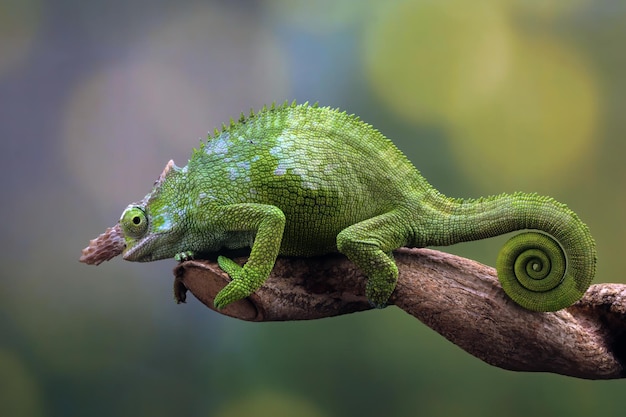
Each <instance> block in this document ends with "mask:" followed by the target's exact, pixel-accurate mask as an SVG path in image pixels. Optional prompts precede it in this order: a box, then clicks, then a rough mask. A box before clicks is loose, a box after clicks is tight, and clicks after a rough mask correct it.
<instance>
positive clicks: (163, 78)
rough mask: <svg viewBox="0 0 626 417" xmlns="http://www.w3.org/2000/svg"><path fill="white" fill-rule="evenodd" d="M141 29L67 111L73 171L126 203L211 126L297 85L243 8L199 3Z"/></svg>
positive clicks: (97, 193)
mask: <svg viewBox="0 0 626 417" xmlns="http://www.w3.org/2000/svg"><path fill="white" fill-rule="evenodd" d="M138 32H139V35H138V37H137V39H136V40H135V41H134V42H131V43H130V45H129V50H130V51H132V53H131V54H130V56H129V57H127V59H126V60H121V61H116V62H113V63H111V64H109V65H105V66H103V67H101V68H98V70H96V71H94V72H93V73H92V74H90V75H89V76H87V77H86V78H85V79H84V80H83V81H82V82H81V83H79V84H78V85H77V86H76V88H75V90H74V92H73V94H72V96H71V98H70V100H69V103H68V106H67V113H66V114H67V116H66V120H65V134H64V138H65V145H66V146H65V150H66V155H67V162H68V164H67V166H68V168H69V169H70V171H71V173H72V175H73V176H74V177H75V178H76V179H77V180H78V182H79V184H80V185H81V186H82V187H83V189H84V190H85V192H87V193H89V194H91V195H92V196H93V197H94V198H95V199H97V200H98V201H100V202H101V204H99V205H100V206H105V207H106V206H109V208H111V207H110V205H112V204H115V207H116V208H117V209H120V210H121V209H122V208H123V207H119V205H120V196H125V195H126V194H125V193H124V191H125V190H126V191H128V190H135V193H136V190H143V191H142V193H141V194H139V195H137V194H132V195H135V197H133V198H134V199H141V198H142V197H143V195H145V194H146V193H148V192H149V191H150V186H151V181H152V180H154V179H156V178H157V176H158V175H159V173H160V172H161V171H160V170H161V169H162V168H163V167H164V166H165V164H166V163H167V161H168V160H169V159H171V158H173V159H175V161H176V162H177V164H178V165H180V166H182V165H185V164H186V160H185V159H182V158H187V157H188V156H189V155H190V154H191V150H192V148H193V147H197V146H198V145H199V143H200V139H205V138H206V134H207V132H209V131H210V132H213V129H214V128H215V127H218V126H221V123H223V122H228V120H229V119H230V117H233V118H237V117H238V116H239V112H240V111H245V112H247V111H248V110H249V109H250V107H251V106H257V107H256V108H259V107H261V105H263V104H266V103H268V102H270V103H271V101H273V100H276V101H282V100H284V99H285V96H286V95H287V91H288V87H287V86H288V77H287V76H286V74H287V70H286V67H287V66H286V65H285V64H284V62H285V61H284V59H283V58H282V55H281V50H280V49H279V48H278V46H277V44H276V42H275V39H274V38H273V37H272V36H270V35H269V34H268V33H267V32H266V31H265V30H264V29H263V28H262V27H261V26H260V24H259V23H258V22H256V23H255V21H253V20H252V19H251V18H250V16H249V15H246V14H242V13H241V12H238V11H237V10H236V9H230V8H224V7H218V6H216V5H210V6H209V5H207V6H194V7H192V8H189V9H185V10H180V11H179V12H178V13H177V14H175V15H173V16H172V18H171V19H169V20H168V23H167V24H165V25H162V26H159V27H148V28H146V29H145V30H144V31H140V30H138ZM241 102H245V103H246V107H245V108H242V107H241V104H240V103H241ZM233 109H236V110H233ZM148 172H149V173H152V174H151V175H148V174H147V173H148ZM127 203H130V201H125V202H124V205H125V204H127Z"/></svg>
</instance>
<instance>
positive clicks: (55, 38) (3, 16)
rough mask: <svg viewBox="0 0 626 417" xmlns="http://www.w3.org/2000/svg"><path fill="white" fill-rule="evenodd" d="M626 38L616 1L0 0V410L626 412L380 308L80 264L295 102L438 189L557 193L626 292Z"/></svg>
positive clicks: (599, 395)
mask: <svg viewBox="0 0 626 417" xmlns="http://www.w3.org/2000/svg"><path fill="white" fill-rule="evenodd" d="M625 40H626V3H625V2H624V1H622V0H593V1H592V0H562V1H550V0H545V1H543V0H502V1H497V0H475V1H471V2H470V1H464V0H438V1H435V0H430V1H429V0H415V1H408V0H391V1H386V2H376V1H373V0H360V1H356V0H354V1H330V0H325V1H287V0H273V1H271V0H267V1H203V2H201V1H177V2H171V1H165V0H160V1H147V0H133V1H121V0H109V1H89V2H79V1H71V0H47V1H44V0H0V137H1V147H0V152H1V156H2V162H3V172H4V174H3V180H2V181H1V183H0V184H1V185H0V187H2V196H3V198H2V204H0V216H1V218H2V223H1V224H2V226H1V231H2V232H1V235H0V236H1V238H2V243H3V250H2V252H1V254H0V257H1V259H2V265H3V272H2V279H1V280H0V404H1V406H0V409H1V411H0V412H1V413H2V415H3V416H79V415H80V416H82V415H89V416H112V415H116V416H130V415H150V416H170V415H181V416H182V415H190V416H192V415H193V416H218V417H231V416H244V415H254V416H260V417H264V416H272V417H275V416H288V415H289V416H293V415H298V416H303V417H308V416H315V417H329V416H347V415H359V416H375V415H389V416H403V415H404V416H409V415H430V416H450V415H463V416H488V415H494V416H495V415H497V416H501V415H507V416H526V415H531V414H534V415H547V414H548V413H554V414H558V415H566V414H567V415H569V416H572V417H573V416H589V415H603V416H605V417H606V416H617V415H623V413H624V411H623V410H624V406H623V393H624V389H625V388H626V382H622V381H600V382H597V381H596V382H593V381H583V380H576V379H573V378H567V377H562V376H557V375H548V374H524V373H515V372H508V371H503V370H500V369H497V368H493V367H491V366H489V365H486V364H484V363H483V362H481V361H479V360H478V359H476V358H474V357H472V356H470V355H469V354H467V353H465V352H463V351H462V350H460V349H459V348H457V347H456V346H454V345H452V344H451V343H450V342H448V341H446V340H445V339H443V338H442V337H441V336H439V335H438V334H436V333H435V332H433V331H431V330H430V329H428V328H427V327H425V326H424V325H423V324H421V323H419V322H418V321H416V320H415V319H413V318H412V317H410V316H408V315H407V314H405V313H403V312H402V311H400V310H398V309H397V308H395V307H390V308H388V309H386V310H383V311H371V312H366V313H361V314H354V315H351V316H345V317H339V318H334V319H326V320H320V321H313V322H300V323H261V324H251V323H245V322H241V321H237V320H234V319H230V318H226V317H223V316H221V315H219V314H217V313H214V312H211V311H210V310H208V309H206V308H204V307H203V306H202V305H201V304H200V303H199V302H197V301H196V300H195V299H192V300H191V301H190V302H189V303H188V304H186V305H175V304H174V302H173V298H172V294H171V285H172V274H171V269H172V268H173V266H174V264H175V263H174V261H173V260H171V261H169V260H167V261H159V262H155V263H151V264H134V263H130V262H123V261H121V260H113V261H111V262H108V263H106V264H104V265H101V266H100V267H98V268H94V267H88V266H85V265H82V264H79V263H78V257H79V255H80V250H81V249H82V248H83V247H84V246H86V245H87V243H88V240H89V239H91V238H93V237H95V236H97V235H98V234H99V233H101V232H103V231H104V229H105V228H106V227H107V226H110V225H112V224H114V223H115V221H116V220H117V219H118V217H119V215H120V213H121V211H122V210H123V208H124V207H125V206H126V204H128V203H129V202H132V201H135V200H138V199H140V198H142V197H143V196H144V195H145V194H146V193H147V192H148V191H149V190H150V187H151V185H152V182H153V181H154V179H156V177H157V176H158V174H159V173H160V172H161V170H162V168H163V167H164V166H165V163H166V162H167V161H168V160H169V159H170V158H173V159H174V160H175V161H176V162H177V163H178V165H184V164H185V163H186V160H187V158H188V157H189V155H190V152H191V149H192V147H196V146H197V145H198V143H199V139H200V138H202V137H205V135H206V132H207V131H209V130H210V131H212V130H213V129H214V128H215V127H218V126H220V125H221V123H222V122H227V121H228V120H229V118H230V117H237V116H238V115H239V113H240V112H241V111H245V112H247V111H248V110H249V109H250V108H255V109H258V108H259V107H261V106H262V105H263V104H266V103H271V102H273V101H277V102H282V101H284V100H286V99H288V100H292V99H296V100H298V101H300V102H304V101H307V100H308V101H311V102H314V101H319V102H320V104H323V105H330V106H333V107H341V108H343V109H345V110H347V111H348V112H351V113H356V114H358V115H360V116H361V117H362V118H363V119H364V120H365V121H367V122H369V123H371V124H373V125H374V126H375V127H377V128H378V129H379V130H381V131H382V132H383V133H384V134H385V135H386V136H388V137H390V138H391V139H393V140H394V141H395V142H396V143H397V145H398V146H399V147H400V148H401V149H402V150H403V151H404V152H405V153H406V154H407V155H408V157H409V158H410V159H411V160H412V161H413V162H414V163H415V165H416V166H417V167H418V168H419V169H420V170H421V171H422V173H423V174H424V176H425V177H426V178H427V179H428V180H429V181H430V182H431V183H432V184H433V185H434V186H435V187H437V188H439V189H440V190H441V191H442V192H444V193H445V194H448V195H450V196H456V197H478V196H481V195H488V194H494V193H500V192H511V191H516V190H520V191H536V192H539V193H542V194H548V195H551V196H553V197H555V198H557V199H558V200H561V201H563V202H566V203H567V204H568V205H569V206H570V207H571V208H572V209H573V210H575V211H576V212H578V213H579V215H580V216H581V217H582V218H583V219H584V221H586V222H587V223H588V224H589V226H590V228H591V230H592V233H593V234H594V236H595V238H596V240H597V245H598V252H599V264H598V274H597V277H596V280H595V282H626V280H625V279H624V277H623V275H622V268H621V267H620V266H619V265H620V264H619V262H620V261H619V260H620V258H621V257H622V256H623V252H622V250H623V241H622V239H623V236H624V235H625V232H626V218H625V217H624V207H625V204H626V191H625V190H624V186H623V184H624V180H626V164H624V162H623V158H624V154H625V151H626V141H625V140H624V137H623V136H624V132H626V117H625V114H624V109H626V54H625V53H624V51H625V50H624V44H625ZM501 243H502V241H501V240H499V239H492V240H491V241H484V242H475V243H468V244H463V245H457V246H454V247H450V248H446V249H445V250H448V251H451V252H454V253H458V254H461V255H463V256H467V257H471V258H474V259H477V260H479V261H481V262H484V263H487V264H490V265H493V264H494V261H495V257H496V254H497V252H498V249H499V245H500V244H501Z"/></svg>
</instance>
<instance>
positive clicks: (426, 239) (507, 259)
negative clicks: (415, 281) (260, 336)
mask: <svg viewBox="0 0 626 417" xmlns="http://www.w3.org/2000/svg"><path fill="white" fill-rule="evenodd" d="M120 225H121V227H122V230H123V232H124V235H125V241H126V248H125V250H124V258H125V259H127V260H131V261H154V260H157V259H162V258H168V257H175V258H176V259H178V260H184V259H187V258H189V257H192V256H193V255H194V254H199V253H210V252H218V251H219V250H220V249H222V248H242V247H251V253H250V257H249V259H248V261H247V263H246V264H245V265H244V266H243V267H240V266H239V265H237V264H235V263H234V262H233V261H231V260H230V259H228V258H225V257H223V256H220V257H219V258H218V262H219V265H220V267H221V268H222V269H223V270H224V271H226V272H227V273H228V274H229V275H230V276H231V278H232V281H231V282H230V283H229V284H228V285H227V286H226V287H225V288H224V289H223V290H222V291H221V292H220V293H219V294H218V295H217V297H216V298H215V306H216V307H218V308H222V307H224V306H226V305H227V304H229V303H232V302H233V301H235V300H238V299H241V298H244V297H247V296H249V295H250V294H251V293H252V292H254V291H255V290H256V289H257V288H259V287H260V286H261V285H262V284H263V282H264V281H265V279H266V278H267V277H268V275H269V273H270V271H271V270H272V268H273V266H274V262H275V260H276V257H277V256H278V255H293V256H312V255H319V254H324V253H329V252H336V251H339V252H341V253H343V254H345V255H346V256H347V257H348V258H349V259H350V260H352V261H353V262H354V263H355V264H356V265H358V266H359V267H360V268H361V270H362V271H363V272H364V273H365V274H366V275H367V277H368V283H367V287H366V295H367V297H368V298H369V300H370V301H371V302H372V303H374V304H375V305H377V306H381V307H382V306H384V305H385V304H386V302H387V300H388V299H389V296H390V295H391V293H392V292H393V290H394V288H395V286H396V281H397V278H398V269H397V267H396V265H395V262H394V260H393V256H392V251H393V250H394V249H397V248H399V247H401V246H411V247H424V246H432V245H435V246H442V245H451V244H454V243H458V242H464V241H470V240H477V239H484V238H488V237H492V236H496V235H501V234H503V233H507V232H511V231H516V230H522V229H533V230H536V231H539V232H529V233H524V234H522V235H518V236H520V237H514V238H512V239H511V241H509V242H508V243H507V244H506V245H505V246H504V248H503V249H502V251H501V253H500V256H499V258H498V261H497V269H498V276H499V278H500V280H501V282H502V286H503V287H504V289H505V291H506V292H507V294H508V295H509V296H510V297H511V298H512V299H513V300H514V301H516V302H517V303H518V304H520V305H522V306H523V307H525V308H527V309H531V310H538V311H553V310H558V309H561V308H564V307H567V306H569V305H570V304H572V303H573V302H575V301H576V300H578V299H579V298H580V297H581V296H582V294H583V293H584V292H585V291H586V289H587V288H588V286H589V284H590V282H591V280H592V278H593V276H594V273H595V262H596V254H595V246H594V242H593V239H592V238H591V235H590V234H589V230H588V228H587V226H585V224H583V223H582V222H581V221H580V220H579V219H578V217H577V216H576V214H574V213H573V212H572V211H571V210H569V209H568V208H567V207H566V206H565V205H563V204H560V203H558V202H556V201H554V200H553V199H551V198H548V197H541V196H537V195H534V194H521V193H516V194H512V195H504V194H503V195H498V196H493V197H488V198H481V199H478V200H458V199H451V198H447V197H445V196H443V195H442V194H440V193H439V192H438V191H437V190H435V189H434V188H433V187H432V186H431V185H430V184H428V182H427V181H426V180H425V179H424V178H423V177H422V176H421V175H420V173H419V172H418V171H417V170H416V169H415V168H414V167H413V165H412V164H411V163H410V162H409V161H408V160H407V158H406V157H405V156H404V155H403V154H402V153H401V152H400V151H399V150H398V149H397V148H396V147H395V146H394V145H393V144H392V143H391V142H390V141H389V140H387V139H386V138H385V137H384V136H383V135H382V134H380V133H379V132H378V131H377V130H375V129H374V128H372V127H371V126H369V125H367V124H366V123H363V122H362V121H360V120H359V119H358V118H357V117H355V116H352V115H348V114H346V113H343V112H339V111H337V110H333V109H330V108H320V107H317V106H312V107H311V106H308V105H306V104H304V105H295V104H291V105H287V104H286V105H283V106H279V107H274V106H273V107H272V108H270V109H266V108H264V109H263V110H262V111H261V112H259V113H258V114H251V115H250V116H249V117H248V118H245V117H243V115H242V118H241V119H240V120H239V121H238V122H232V121H231V124H230V126H225V127H224V128H223V130H222V131H221V132H218V131H216V133H215V136H214V137H213V138H209V140H208V141H207V142H206V143H203V144H202V145H201V146H200V149H198V150H194V152H193V155H192V156H191V159H190V160H189V164H188V165H187V166H186V167H183V168H178V167H176V166H175V165H174V163H173V162H172V161H170V163H169V164H168V166H167V167H166V169H165V171H164V172H163V174H161V177H160V178H159V180H157V182H156V183H155V186H154V188H153V189H152V192H151V193H150V194H148V195H147V196H146V197H145V198H144V199H143V200H142V201H141V202H138V203H135V204H132V205H130V206H129V207H128V208H127V209H126V210H125V211H124V213H123V215H122V217H121V219H120ZM547 235H550V236H552V238H550V237H548V236H547ZM554 240H556V241H557V242H559V243H556V242H554ZM527 247H529V248H527ZM520 248H522V249H521V250H520ZM561 248H562V250H561ZM518 252H522V253H521V254H520V253H518ZM544 252H545V254H544ZM520 255H521V257H522V258H523V257H527V258H528V259H527V260H526V261H525V262H526V263H525V264H522V263H521V261H519V260H516V259H518V258H520ZM546 270H547V271H552V272H554V271H558V272H559V273H560V274H561V275H559V276H557V277H551V278H548V281H546V280H542V279H541V275H542V274H543V272H542V271H546ZM520 271H521V272H522V273H529V274H530V275H532V277H530V278H526V279H525V281H523V283H522V284H520V282H519V281H518V280H517V279H516V278H515V273H516V272H518V273H519V272H520ZM545 282H548V284H544V283H545Z"/></svg>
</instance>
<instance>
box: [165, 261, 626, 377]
mask: <svg viewBox="0 0 626 417" xmlns="http://www.w3.org/2000/svg"><path fill="white" fill-rule="evenodd" d="M395 257H396V262H397V264H398V268H399V270H400V277H399V280H398V286H397V288H396V290H395V292H394V293H393V295H392V297H391V300H390V303H391V304H394V305H396V306H397V307H399V308H401V309H403V310H404V311H406V312H407V313H409V314H411V315H412V316H414V317H416V318H417V319H419V320H420V321H422V322H423V323H425V324H426V325H427V326H429V327H431V328H432V329H434V330H435V331H437V332H438V333H440V334H441V335H443V336H444V337H446V338H447V339H448V340H450V341H451V342H452V343H455V344H456V345H458V346H459V347H461V348H462V349H464V350H465V351H467V352H469V353H470V354H472V355H474V356H476V357H478V358H480V359H482V360H483V361H485V362H487V363H489V364H492V365H494V366H498V367H500V368H504V369H510V370H515V371H537V372H553V373H558V374H563V375H570V376H574V377H578V378H587V379H611V378H623V377H626V369H625V367H626V365H625V364H626V320H625V318H626V317H625V316H626V285H621V284H599V285H593V286H591V288H590V289H589V290H588V291H587V293H586V294H585V296H584V297H583V298H582V299H581V300H580V301H579V302H577V303H576V304H574V305H573V306H571V307H569V308H567V309H564V310H561V311H557V312H554V313H537V312H532V311H528V310H525V309H523V308H521V307H519V306H518V305H517V304H515V303H514V302H513V301H511V300H510V299H509V298H508V297H507V296H506V295H505V293H504V292H503V290H502V288H501V287H500V284H499V282H498V279H497V277H496V272H495V270H494V269H493V268H491V267H488V266H485V265H482V264H480V263H478V262H475V261H472V260H469V259H464V258H460V257H458V256H454V255H450V254H447V253H443V252H438V251H434V250H429V249H400V250H398V251H397V252H395ZM240 261H241V262H243V261H244V259H241V260H240ZM174 274H175V276H176V280H175V283H174V290H175V294H176V297H177V299H178V300H179V301H182V302H184V300H185V293H186V291H187V289H188V290H189V291H191V293H192V294H193V295H194V296H195V297H196V298H198V299H199V300H200V301H201V302H202V303H204V304H205V305H206V306H207V307H209V308H211V309H214V307H213V298H214V297H215V295H216V294H217V292H218V291H219V290H220V289H221V288H222V287H223V286H224V285H226V283H227V282H228V281H229V278H228V276H227V275H226V274H225V273H224V272H222V271H221V270H220V269H219V267H218V266H217V264H215V263H213V262H208V261H188V262H184V263H181V264H179V265H178V266H177V267H176V269H175V270H174ZM364 291H365V277H364V276H363V275H362V274H361V272H360V271H359V270H358V269H357V268H356V267H355V266H354V265H353V264H352V263H350V262H349V261H347V260H346V259H345V258H343V257H342V256H339V255H337V256H325V257H320V258H308V259H303V258H280V259H279V260H278V261H277V263H276V266H275V267H274V270H273V272H272V275H271V276H270V278H269V279H268V280H267V282H266V283H265V284H264V285H263V287H261V288H260V289H259V290H258V291H257V292H256V293H254V294H253V295H252V296H250V297H249V298H247V299H245V300H240V301H237V302H235V303H233V304H231V305H229V306H227V307H226V308H225V309H223V310H220V311H219V312H220V313H222V314H225V315H228V316H231V317H236V318H239V319H242V320H248V321H284V320H309V319H318V318H322V317H331V316H336V315H340V314H347V313H353V312H357V311H363V310H368V309H370V308H371V307H370V305H369V303H368V301H367V299H366V298H365V295H364Z"/></svg>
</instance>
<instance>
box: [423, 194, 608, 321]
mask: <svg viewBox="0 0 626 417" xmlns="http://www.w3.org/2000/svg"><path fill="white" fill-rule="evenodd" d="M433 201H434V202H435V203H434V204H433V208H436V209H439V210H441V211H443V212H445V218H446V219H447V221H444V223H443V228H441V229H440V231H439V233H438V234H436V235H434V238H433V237H432V236H431V239H430V240H429V241H428V243H429V244H430V245H450V244H454V243H458V242H466V241H470V240H478V239H484V238H489V237H494V236H498V235H502V234H505V233H509V232H514V231H523V232H521V233H519V234H517V235H515V236H513V237H512V238H511V239H509V240H508V241H507V242H506V243H505V245H504V246H503V247H502V249H501V250H500V253H499V255H498V258H497V261H496V270H497V271H498V279H499V280H500V283H501V284H502V288H503V289H504V291H505V292H506V294H507V295H508V296H509V297H510V298H511V299H512V300H513V301H515V302H516V303H517V304H519V305H520V306H522V307H524V308H526V309H529V310H533V311H556V310H560V309H562V308H565V307H569V306H570V305H572V304H573V303H575V302H576V301H577V300H579V299H580V298H581V297H582V296H583V294H584V293H585V292H586V291H587V289H588V288H589V285H590V284H591V281H592V280H593V277H594V275H595V268H596V249H595V243H594V241H593V238H592V237H591V234H590V232H589V228H588V227H587V225H585V224H584V223H583V222H582V221H581V220H580V219H579V218H578V216H577V215H576V213H574V212H573V211H572V210H570V209H569V208H568V207H567V206H566V205H564V204H561V203H559V202H557V201H555V200H554V199H552V198H550V197H543V196H539V195H536V194H526V193H515V194H502V195H498V196H493V197H488V198H483V199H479V200H451V199H446V200H442V196H436V195H435V197H434V198H433ZM441 211H440V213H441Z"/></svg>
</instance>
